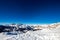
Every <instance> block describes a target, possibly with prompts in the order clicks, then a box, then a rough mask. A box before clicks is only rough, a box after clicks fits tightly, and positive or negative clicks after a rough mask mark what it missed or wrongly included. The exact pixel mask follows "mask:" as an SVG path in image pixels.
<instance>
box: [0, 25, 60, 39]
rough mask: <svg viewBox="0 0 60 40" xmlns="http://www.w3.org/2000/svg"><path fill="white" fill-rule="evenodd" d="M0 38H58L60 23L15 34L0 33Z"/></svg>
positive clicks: (59, 37) (59, 36)
mask: <svg viewBox="0 0 60 40" xmlns="http://www.w3.org/2000/svg"><path fill="white" fill-rule="evenodd" d="M0 40H60V25H59V26H58V27H56V28H52V29H49V28H45V29H42V30H37V31H28V32H26V33H18V34H17V35H4V34H3V33H0Z"/></svg>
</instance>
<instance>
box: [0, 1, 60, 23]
mask: <svg viewBox="0 0 60 40" xmlns="http://www.w3.org/2000/svg"><path fill="white" fill-rule="evenodd" d="M54 22H60V2H59V0H0V23H27V24H29V23H31V24H32V23H34V24H39V23H54Z"/></svg>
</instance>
